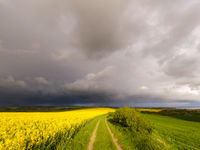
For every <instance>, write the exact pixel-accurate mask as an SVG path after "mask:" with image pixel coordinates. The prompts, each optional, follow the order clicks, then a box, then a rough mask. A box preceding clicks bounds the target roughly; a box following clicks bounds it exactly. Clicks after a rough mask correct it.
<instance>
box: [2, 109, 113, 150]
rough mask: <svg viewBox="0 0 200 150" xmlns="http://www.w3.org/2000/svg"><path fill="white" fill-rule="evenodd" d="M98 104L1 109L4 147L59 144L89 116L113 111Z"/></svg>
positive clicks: (43, 146)
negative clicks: (53, 109)
mask: <svg viewBox="0 0 200 150" xmlns="http://www.w3.org/2000/svg"><path fill="white" fill-rule="evenodd" d="M112 111H114V109H111V108H94V109H83V110H73V111H65V112H42V113H41V112H32V113H30V112H20V113H19V112H5V113H3V112H2V113H0V150H14V149H17V150H23V149H45V148H49V149H50V148H55V146H58V145H59V142H60V141H61V140H62V138H64V139H65V142H70V139H71V138H72V136H73V135H74V133H75V132H77V130H78V129H79V128H80V127H81V126H82V125H84V124H85V123H86V122H87V120H89V119H91V118H94V117H95V116H99V115H102V114H106V113H108V112H112Z"/></svg>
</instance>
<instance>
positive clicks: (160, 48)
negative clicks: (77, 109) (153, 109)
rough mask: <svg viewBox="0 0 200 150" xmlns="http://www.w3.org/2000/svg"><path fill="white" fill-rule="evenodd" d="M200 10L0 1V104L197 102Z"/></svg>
mask: <svg viewBox="0 0 200 150" xmlns="http://www.w3.org/2000/svg"><path fill="white" fill-rule="evenodd" d="M199 13H200V2H199V1H198V0H190V1H186V0H175V1H173V2H172V1H170V0H166V1H155V0H133V1H132V0H127V1H123V0H109V1H106V0H85V1H80V0H78V1H73V0H57V1H54V0H43V1H40V0H30V1H28V2H27V1H26V0H19V1H14V0H0V22H1V23H0V95H1V96H0V105H8V104H13V105H15V104H21V105H23V104H26V105H29V104H30V105H40V104H42V105H59V104H65V105H67V104H70V105H72V104H74V105H84V104H85V105H95V104H99V105H129V104H131V105H133V106H163V105H166V106H170V105H172V106H173V104H176V105H177V106H182V105H194V104H195V105H197V104H198V103H200V101H199V99H200V93H199V90H200V78H199V76H200V70H199V65H200V61H199V56H200V53H199V48H200V42H199V38H200V37H199V36H200V16H199V15H198V14H199ZM25 20H26V21H25Z"/></svg>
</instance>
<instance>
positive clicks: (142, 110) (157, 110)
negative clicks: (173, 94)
mask: <svg viewBox="0 0 200 150" xmlns="http://www.w3.org/2000/svg"><path fill="white" fill-rule="evenodd" d="M136 110H138V111H140V112H145V111H146V112H160V111H162V110H163V109H159V108H158V109H154V108H152V109H151V108H137V109H136Z"/></svg>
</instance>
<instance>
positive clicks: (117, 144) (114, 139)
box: [105, 119, 123, 150]
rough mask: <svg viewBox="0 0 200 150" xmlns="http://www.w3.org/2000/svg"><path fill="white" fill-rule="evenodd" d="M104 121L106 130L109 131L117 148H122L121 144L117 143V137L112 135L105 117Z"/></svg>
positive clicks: (120, 149)
mask: <svg viewBox="0 0 200 150" xmlns="http://www.w3.org/2000/svg"><path fill="white" fill-rule="evenodd" d="M105 123H106V126H107V129H108V131H109V133H110V135H111V137H112V140H113V142H114V143H115V146H116V148H117V150H123V149H122V148H121V146H120V145H119V143H118V139H117V138H115V137H114V134H113V133H112V131H111V129H110V127H109V125H108V123H107V120H106V119H105Z"/></svg>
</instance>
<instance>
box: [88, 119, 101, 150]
mask: <svg viewBox="0 0 200 150" xmlns="http://www.w3.org/2000/svg"><path fill="white" fill-rule="evenodd" d="M99 123H100V121H98V122H97V124H96V127H95V129H94V131H93V133H92V136H91V138H90V142H89V145H88V150H92V149H93V145H94V141H95V139H96V133H97V129H98V127H99Z"/></svg>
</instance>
